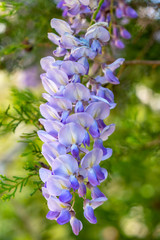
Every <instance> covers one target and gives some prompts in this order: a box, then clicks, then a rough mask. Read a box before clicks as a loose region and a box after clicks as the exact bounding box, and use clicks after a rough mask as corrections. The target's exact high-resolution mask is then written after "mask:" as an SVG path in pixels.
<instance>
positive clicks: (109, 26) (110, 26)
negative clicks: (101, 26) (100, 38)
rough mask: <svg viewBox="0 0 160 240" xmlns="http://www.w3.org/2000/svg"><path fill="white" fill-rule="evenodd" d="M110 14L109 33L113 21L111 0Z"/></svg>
mask: <svg viewBox="0 0 160 240" xmlns="http://www.w3.org/2000/svg"><path fill="white" fill-rule="evenodd" d="M110 14H111V22H110V24H109V33H110V34H111V31H112V22H113V0H111V5H110Z"/></svg>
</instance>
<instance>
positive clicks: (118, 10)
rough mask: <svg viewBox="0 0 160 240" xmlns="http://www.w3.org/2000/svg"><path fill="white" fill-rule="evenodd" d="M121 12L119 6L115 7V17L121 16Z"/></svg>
mask: <svg viewBox="0 0 160 240" xmlns="http://www.w3.org/2000/svg"><path fill="white" fill-rule="evenodd" d="M122 16H123V12H122V10H121V9H120V8H116V17H117V18H122Z"/></svg>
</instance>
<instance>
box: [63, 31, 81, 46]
mask: <svg viewBox="0 0 160 240" xmlns="http://www.w3.org/2000/svg"><path fill="white" fill-rule="evenodd" d="M61 42H62V45H63V46H64V47H65V48H66V49H72V48H73V47H75V46H78V45H80V44H81V42H80V40H79V39H78V38H76V37H74V36H73V35H71V34H69V33H65V34H63V35H62V38H61Z"/></svg>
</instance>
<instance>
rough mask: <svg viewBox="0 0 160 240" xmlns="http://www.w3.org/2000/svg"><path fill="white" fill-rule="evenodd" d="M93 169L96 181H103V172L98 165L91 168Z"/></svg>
mask: <svg viewBox="0 0 160 240" xmlns="http://www.w3.org/2000/svg"><path fill="white" fill-rule="evenodd" d="M93 169H94V171H95V173H96V177H97V179H98V180H104V179H105V175H104V173H103V170H102V168H101V167H100V166H99V165H97V166H93Z"/></svg>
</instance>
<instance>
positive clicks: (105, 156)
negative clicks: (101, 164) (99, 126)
mask: <svg viewBox="0 0 160 240" xmlns="http://www.w3.org/2000/svg"><path fill="white" fill-rule="evenodd" d="M93 146H94V147H97V148H100V149H101V150H102V151H103V157H102V160H106V159H108V158H110V157H111V156H112V149H111V148H105V147H104V146H103V141H102V139H100V138H99V139H97V140H96V141H95V142H94V145H93Z"/></svg>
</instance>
